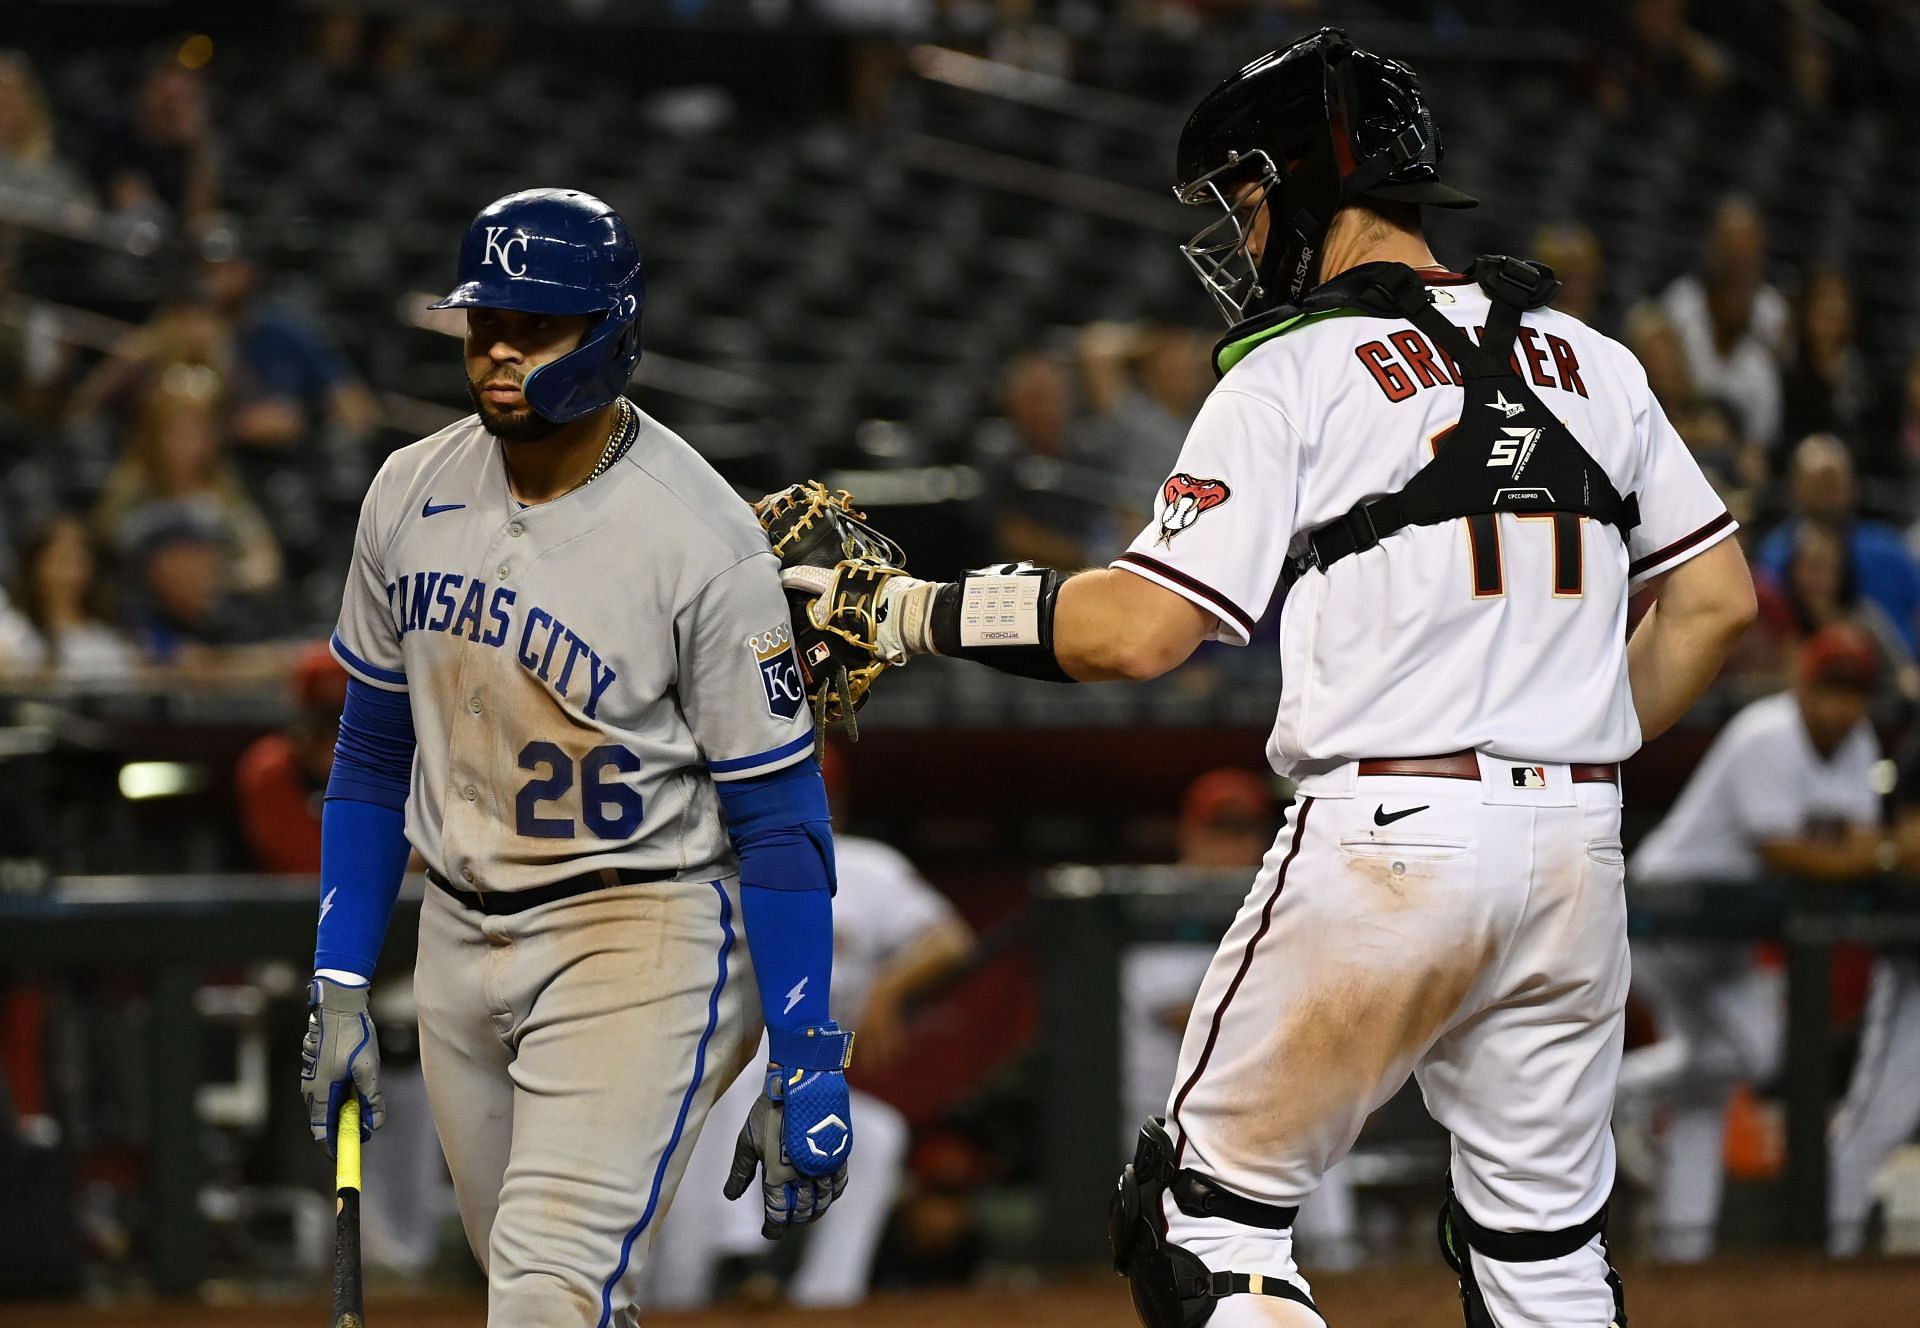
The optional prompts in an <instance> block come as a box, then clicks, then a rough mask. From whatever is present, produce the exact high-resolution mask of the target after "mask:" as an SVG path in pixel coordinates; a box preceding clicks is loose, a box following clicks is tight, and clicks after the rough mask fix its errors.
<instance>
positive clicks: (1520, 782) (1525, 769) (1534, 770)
mask: <svg viewBox="0 0 1920 1328" xmlns="http://www.w3.org/2000/svg"><path fill="white" fill-rule="evenodd" d="M1513 786H1514V787H1515V788H1545V787H1546V786H1547V770H1546V767H1545V766H1538V765H1517V766H1515V767H1514V768H1513Z"/></svg>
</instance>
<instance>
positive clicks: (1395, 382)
mask: <svg viewBox="0 0 1920 1328" xmlns="http://www.w3.org/2000/svg"><path fill="white" fill-rule="evenodd" d="M1485 334H1486V329H1484V328H1478V327H1476V328H1475V329H1474V330H1473V339H1474V340H1475V341H1478V340H1480V338H1481V337H1482V336H1484V335H1485ZM1353 353H1354V354H1355V355H1356V356H1358V357H1359V360H1360V363H1361V364H1363V365H1365V366H1366V370H1367V372H1368V373H1370V374H1372V375H1373V381H1374V382H1375V383H1377V384H1379V386H1380V390H1381V391H1382V392H1384V393H1385V394H1386V397H1387V400H1389V401H1405V400H1406V399H1407V398H1408V397H1410V396H1412V395H1413V394H1414V393H1415V392H1417V391H1419V390H1420V389H1421V388H1423V387H1443V386H1444V387H1457V386H1459V385H1460V381H1461V379H1460V366H1459V365H1457V364H1455V363H1454V362H1453V357H1452V356H1451V355H1449V354H1447V352H1446V351H1445V349H1443V348H1442V347H1439V346H1436V345H1434V344H1433V343H1432V342H1431V341H1428V340H1427V339H1426V337H1424V336H1423V335H1421V334H1420V333H1419V332H1417V331H1415V330H1414V329H1413V328H1407V329H1406V330H1405V331H1402V332H1395V333H1394V334H1393V335H1392V336H1389V337H1385V338H1383V339H1381V340H1379V341H1369V342H1366V343H1365V344H1363V345H1360V346H1356V347H1354V351H1353ZM1523 357H1524V359H1525V360H1526V367H1525V368H1522V367H1521V363H1520V362H1521V360H1522V358H1523ZM1508 359H1509V362H1510V363H1511V364H1512V365H1513V371H1514V372H1515V373H1517V374H1519V373H1524V374H1525V375H1526V376H1527V379H1528V381H1530V382H1531V383H1532V384H1533V385H1534V386H1535V387H1545V388H1554V389H1557V390H1559V391H1562V392H1574V393H1578V394H1579V395H1580V396H1583V397H1584V396H1585V395H1586V394H1587V385H1586V383H1585V382H1583V381H1582V380H1581V377H1580V358H1579V357H1578V356H1577V355H1575V354H1574V351H1573V346H1572V344H1571V343H1570V342H1568V341H1567V339H1566V338H1565V337H1556V336H1554V335H1553V334H1552V333H1551V332H1548V333H1544V334H1543V333H1542V332H1541V331H1540V330H1539V329H1538V328H1532V327H1528V326H1527V325H1526V324H1524V323H1522V324H1521V325H1520V334H1519V335H1518V336H1516V337H1515V338H1514V339H1513V353H1512V354H1511V355H1510V356H1509V357H1508Z"/></svg>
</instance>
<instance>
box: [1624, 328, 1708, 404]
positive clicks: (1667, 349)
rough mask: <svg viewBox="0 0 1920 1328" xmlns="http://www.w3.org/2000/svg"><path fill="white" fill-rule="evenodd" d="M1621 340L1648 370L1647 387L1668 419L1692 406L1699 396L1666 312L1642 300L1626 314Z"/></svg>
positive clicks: (1677, 336) (1675, 332) (1682, 349)
mask: <svg viewBox="0 0 1920 1328" xmlns="http://www.w3.org/2000/svg"><path fill="white" fill-rule="evenodd" d="M1621 339H1622V340H1624V341H1625V342H1626V345H1627V349H1628V350H1630V351H1632V352H1633V357H1634V358H1635V359H1637V360H1639V361H1640V367H1641V368H1643V369H1645V370H1646V371H1647V386H1648V387H1649V388H1651V389H1653V397H1654V400H1656V401H1658V402H1659V403H1660V406H1661V409H1663V410H1665V411H1666V412H1667V415H1668V417H1669V418H1671V417H1672V416H1673V415H1674V414H1676V413H1677V412H1680V411H1684V410H1686V409H1687V408H1688V407H1690V406H1691V405H1692V404H1693V401H1694V398H1695V397H1696V396H1698V395H1699V394H1698V391H1697V389H1696V388H1695V386H1694V381H1693V370H1692V369H1691V368H1690V367H1689V366H1688V364H1687V348H1686V346H1685V345H1684V344H1683V343H1682V342H1681V340H1680V333H1679V330H1678V329H1677V328H1675V327H1674V325H1673V320H1672V319H1671V318H1669V317H1667V314H1666V311H1665V310H1663V309H1662V308H1661V307H1660V306H1659V305H1657V304H1653V303H1650V302H1645V301H1643V302H1641V303H1640V304H1636V305H1634V306H1633V308H1632V309H1630V310H1628V311H1627V322H1626V326H1625V328H1623V329H1622V332H1621Z"/></svg>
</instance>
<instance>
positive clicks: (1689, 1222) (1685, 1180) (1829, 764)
mask: <svg viewBox="0 0 1920 1328" xmlns="http://www.w3.org/2000/svg"><path fill="white" fill-rule="evenodd" d="M1875 667H1876V666H1875V660H1874V654H1873V649H1872V646H1871V644H1870V643H1869V642H1868V641H1867V640H1866V638H1865V636H1864V635H1863V634H1862V633H1860V632H1859V631H1857V630H1856V629H1854V628H1851V627H1847V626H1844V625H1833V626H1827V627H1823V628H1821V629H1820V631H1819V632H1817V633H1816V634H1815V635H1814V636H1813V637H1812V638H1811V639H1810V640H1809V641H1808V642H1807V645H1806V648H1805V650H1804V651H1803V652H1802V654H1801V658H1800V668H1799V676H1798V678H1797V679H1796V681H1795V684H1794V686H1793V688H1792V690H1791V691H1788V692H1784V693H1782V694H1780V695H1777V696H1770V697H1767V698H1765V699H1764V700H1760V701H1756V702H1754V703H1753V704H1752V705H1750V706H1748V707H1746V708H1745V709H1744V710H1742V711H1741V712H1740V713H1739V714H1738V715H1737V716H1735V717H1734V719H1733V720H1732V722H1731V723H1729V724H1728V725H1727V726H1726V728H1724V729H1723V730H1721V732H1720V735H1719V736H1718V737H1717V738H1715V740H1714V743H1713V746H1712V747H1711V748H1709V749H1708V751H1707V754H1706V756H1705V758H1704V759H1703V760H1702V761H1701V762H1700V766H1699V768H1698V769H1697V770H1695V771H1694V773H1693V776H1692V778H1691V779H1690V780H1689V781H1688V783H1687V786H1686V788H1685V790H1684V791H1683V792H1682V793H1681V795H1680V797H1679V799H1678V800H1677V801H1676V802H1675V803H1674V806H1673V809H1672V810H1671V811H1670V812H1669V813H1668V814H1667V816H1666V818H1665V819H1664V820H1663V821H1662V822H1661V823H1660V825H1659V826H1658V827H1657V828H1656V829H1655V830H1654V831H1653V833H1652V834H1650V835H1648V836H1647V838H1646V841H1645V842H1644V843H1643V844H1642V845H1641V847H1640V849H1639V851H1638V852H1637V853H1635V855H1634V857H1633V860H1632V863H1631V873H1632V876H1633V877H1634V879H1636V880H1637V881H1638V882H1640V883H1641V884H1643V885H1649V884H1650V885H1656V886H1657V885H1660V884H1663V883H1667V882H1673V883H1681V884H1688V885H1693V884H1697V883H1699V882H1702V881H1749V880H1754V879H1756V878H1759V877H1761V876H1763V875H1765V874H1769V873H1772V874H1778V875H1783V876H1790V877H1795V878H1798V879H1800V880H1803V881H1808V882H1834V883H1848V882H1859V881H1868V880H1874V879H1876V878H1880V877H1882V876H1884V874H1885V873H1887V872H1890V871H1892V870H1894V869H1895V868H1899V869H1901V870H1903V871H1905V872H1908V873H1911V872H1913V871H1914V870H1915V869H1916V867H1920V821H1916V820H1915V819H1913V818H1911V817H1906V818H1903V819H1902V821H1901V823H1900V825H1899V826H1898V827H1897V828H1892V829H1890V828H1887V827H1885V826H1883V825H1882V823H1881V797H1880V792H1879V790H1878V788H1877V787H1876V784H1877V777H1876V769H1875V768H1876V766H1877V765H1878V763H1879V761H1880V755H1881V753H1880V744H1879V740H1878V738H1877V737H1876V736H1875V734H1874V730H1873V725H1872V724H1871V723H1870V722H1869V720H1868V715H1867V712H1868V697H1869V695H1870V694H1871V691H1872V687H1873V679H1874V673H1875ZM1888 962H1889V961H1887V960H1884V959H1883V960H1881V961H1879V963H1878V964H1876V969H1877V970H1879V971H1876V972H1875V974H1874V977H1873V982H1874V985H1875V987H1876V988H1878V987H1880V986H1882V985H1886V984H1888V983H1889V982H1891V985H1893V986H1894V987H1896V988H1897V987H1898V986H1899V985H1900V984H1901V983H1905V982H1910V981H1911V977H1910V976H1909V975H1907V974H1899V973H1895V972H1891V971H1887V969H1886V965H1887V964H1888ZM1895 962H1899V963H1903V964H1910V962H1911V961H1907V960H1904V959H1903V960H1900V961H1895ZM1633 986H1634V991H1635V992H1636V993H1637V994H1638V995H1639V996H1640V997H1641V999H1642V1000H1644V1001H1645V1002H1646V1003H1647V1004H1648V1005H1649V1006H1650V1007H1651V1008H1652V1010H1653V1012H1654V1014H1655V1017H1656V1018H1657V1020H1658V1021H1659V1026H1660V1038H1659V1040H1658V1041H1655V1042H1653V1043H1651V1044H1649V1045H1647V1046H1643V1047H1638V1048H1636V1049H1635V1050H1633V1051H1632V1052H1629V1053H1628V1054H1627V1056H1626V1057H1625V1058H1624V1060H1623V1061H1622V1063H1621V1067H1620V1102H1619V1109H1618V1111H1617V1112H1616V1115H1615V1131H1616V1134H1617V1135H1618V1137H1619V1139H1620V1143H1621V1162H1622V1166H1623V1169H1624V1170H1625V1171H1626V1172H1627V1173H1628V1174H1629V1175H1635V1173H1637V1179H1639V1180H1640V1181H1641V1182H1642V1183H1644V1184H1651V1185H1652V1186H1653V1187H1654V1191H1655V1193H1654V1196H1653V1208H1654V1235H1655V1248H1654V1252H1655V1254H1656V1257H1660V1258H1664V1259H1670V1260H1676V1261H1687V1262H1691V1261H1694V1260H1698V1259H1702V1258H1705V1257H1706V1256H1707V1255H1709V1254H1710V1253H1711V1252H1712V1250H1713V1247H1714V1243H1715V1235H1716V1228H1717V1225H1718V1221H1719V1216H1720V1206H1721V1205H1720V1199H1721V1180H1722V1157H1723V1156H1724V1150H1723V1141H1724V1136H1725V1130H1726V1119H1727V1105H1728V1101H1729V1099H1730V1097H1731V1095H1732V1093H1733V1090H1734V1088H1735V1086H1736V1085H1737V1084H1739V1083H1741V1082H1745V1083H1748V1084H1753V1085H1764V1084H1766V1083H1767V1081H1769V1080H1770V1079H1772V1078H1773V1077H1774V1076H1775V1074H1776V1073H1777V1072H1778V1069H1779V1066H1780V1055H1781V1049H1782V1040H1783V1035H1784V1031H1785V1001H1784V999H1783V998H1784V995H1785V985H1784V982H1783V974H1782V966H1781V964H1780V962H1779V955H1778V953H1777V952H1775V951H1773V950H1772V949H1771V948H1769V949H1768V950H1766V951H1763V952H1762V953H1760V954H1758V955H1756V954H1755V953H1754V951H1753V948H1752V947H1751V946H1748V945H1743V944H1730V943H1727V942H1715V941H1698V940H1666V941H1645V942H1642V941H1636V942H1635V944H1634V946H1633ZM1891 994H1892V993H1891V992H1889V995H1891ZM1869 1010H1870V1011H1871V1013H1870V1014H1869V1016H1868V1017H1869V1021H1870V1022H1873V1021H1876V1020H1877V1021H1879V1022H1880V1023H1881V1024H1882V1027H1881V1028H1880V1029H1878V1030H1877V1031H1875V1030H1872V1029H1869V1030H1867V1031H1865V1032H1864V1033H1863V1036H1862V1039H1861V1059H1860V1063H1859V1064H1857V1065H1856V1067H1855V1072H1854V1083H1853V1086H1852V1088H1851V1089H1850V1090H1849V1093H1848V1103H1849V1106H1850V1107H1852V1108H1853V1109H1854V1110H1855V1112H1856V1114H1858V1115H1861V1116H1862V1119H1861V1120H1859V1121H1858V1122H1857V1123H1856V1124H1855V1125H1854V1126H1853V1127H1852V1128H1841V1129H1836V1130H1835V1131H1834V1133H1833V1160H1834V1164H1835V1177H1836V1183H1835V1185H1834V1187H1833V1192H1832V1199H1833V1206H1832V1212H1831V1214H1830V1216H1831V1217H1832V1219H1833V1220H1834V1221H1835V1223H1836V1228H1837V1229H1836V1231H1835V1233H1834V1234H1835V1238H1836V1240H1835V1252H1837V1253H1838V1252H1844V1253H1854V1252H1857V1251H1858V1249H1859V1232H1858V1227H1859V1225H1860V1223H1861V1220H1862V1219H1863V1218H1864V1217H1865V1215H1866V1209H1867V1205H1868V1192H1867V1183H1868V1180H1869V1179H1870V1178H1871V1177H1872V1175H1873V1174H1874V1172H1875V1171H1876V1170H1878V1168H1879V1166H1880V1164H1881V1163H1882V1162H1884V1161H1885V1159H1886V1155H1887V1154H1888V1153H1890V1152H1891V1151H1892V1150H1893V1148H1894V1147H1895V1146H1896V1145H1897V1144H1898V1143H1899V1142H1901V1141H1902V1140H1903V1139H1904V1138H1905V1137H1906V1135H1907V1133H1908V1132H1909V1131H1911V1130H1912V1129H1913V1127H1914V1125H1915V1121H1916V1117H1920V1110H1916V1102H1915V1099H1914V1098H1913V1095H1912V1094H1908V1093H1901V1092H1889V1091H1886V1085H1888V1084H1898V1083H1904V1082H1908V1081H1909V1080H1910V1078H1911V1076H1912V1075H1913V1073H1914V1072H1915V1068H1916V1067H1914V1066H1913V1065H1912V1064H1911V1063H1910V1061H1911V1057H1912V1050H1911V1049H1912V1048H1914V1047H1916V1046H1920V1039H1917V1038H1916V1036H1915V1033H1916V1029H1915V1028H1914V1021H1915V1019H1916V1017H1920V1002H1916V1001H1914V1000H1913V999H1912V998H1906V999H1903V1000H1897V1001H1880V1000H1877V999H1876V1000H1875V1001H1874V1002H1872V1003H1870V1005H1869ZM1902 1024H1904V1025H1906V1027H1905V1029H1904V1031H1903V1030H1902V1029H1901V1028H1900V1027H1899V1025H1902ZM1902 1046H1904V1047H1905V1048H1907V1049H1908V1050H1907V1051H1906V1052H1905V1053H1904V1054H1903V1055H1892V1054H1890V1052H1889V1049H1890V1048H1895V1047H1902ZM1902 1059H1905V1060H1907V1061H1908V1062H1909V1063H1907V1064H1901V1063H1899V1062H1900V1060H1902ZM1661 1114H1664V1116H1665V1117H1666V1122H1665V1124H1666V1128H1665V1133H1664V1137H1663V1138H1661V1139H1660V1140H1659V1142H1658V1145H1657V1146H1656V1145H1654V1144H1653V1143H1652V1141H1651V1140H1650V1139H1649V1138H1648V1136H1649V1134H1650V1133H1651V1129H1652V1126H1653V1124H1654V1121H1655V1119H1656V1116H1657V1115H1661ZM1842 1114H1843V1116H1844V1115H1845V1114H1846V1113H1844V1112H1843V1113H1842ZM1656 1147H1657V1157H1656V1155H1655V1154H1656ZM1842 1176H1844V1177H1847V1178H1848V1180H1849V1182H1850V1183H1842V1182H1840V1180H1839V1178H1840V1177H1842ZM1841 1229H1851V1230H1852V1232H1853V1235H1852V1241H1851V1244H1850V1245H1849V1243H1848V1242H1847V1241H1846V1240H1845V1239H1843V1238H1842V1236H1841Z"/></svg>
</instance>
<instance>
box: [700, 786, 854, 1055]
mask: <svg viewBox="0 0 1920 1328" xmlns="http://www.w3.org/2000/svg"><path fill="white" fill-rule="evenodd" d="M714 787H715V788H716V789H718V790H719V793H720V806H721V811H722V813H723V814H724V815H725V817H726V822H727V833H728V835H729V836H730V837H731V839H732V840H733V847H734V852H735V853H736V854H738V855H739V858H740V912H741V915H742V920H743V921H744V923H745V925H746V929H747V949H748V950H749V952H750V953H751V954H752V955H753V971H754V976H755V978H756V979H758V982H759V986H760V1006H761V1010H762V1013H763V1014H764V1015H765V1017H766V1023H767V1029H768V1033H769V1035H770V1036H771V1037H772V1038H773V1039H774V1041H775V1043H776V1044H779V1043H782V1042H784V1041H785V1039H784V1038H783V1037H782V1034H785V1033H788V1032H791V1031H793V1030H796V1029H800V1028H805V1027H807V1026H809V1025H813V1024H820V1023H824V1022H826V1020H827V1019H828V1018H829V1014H828V1008H829V1006H828V1001H829V997H830V994H831V993H830V987H831V983H832V980H833V887H834V875H833V872H834V868H833V829H832V823H831V819H830V817H829V814H828V811H827V792H826V785H825V784H824V783H823V782H822V781H821V778H820V764H819V762H818V761H816V760H815V759H814V758H812V757H808V758H807V759H806V760H804V761H801V762H799V763H798V764H795V765H791V766H788V767H787V768H785V769H784V770H778V771H775V772H774V773H773V774H770V775H761V776H758V777H756V778H753V779H738V780H732V781H730V782H727V783H722V784H716V785H715V786H714Z"/></svg>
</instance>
